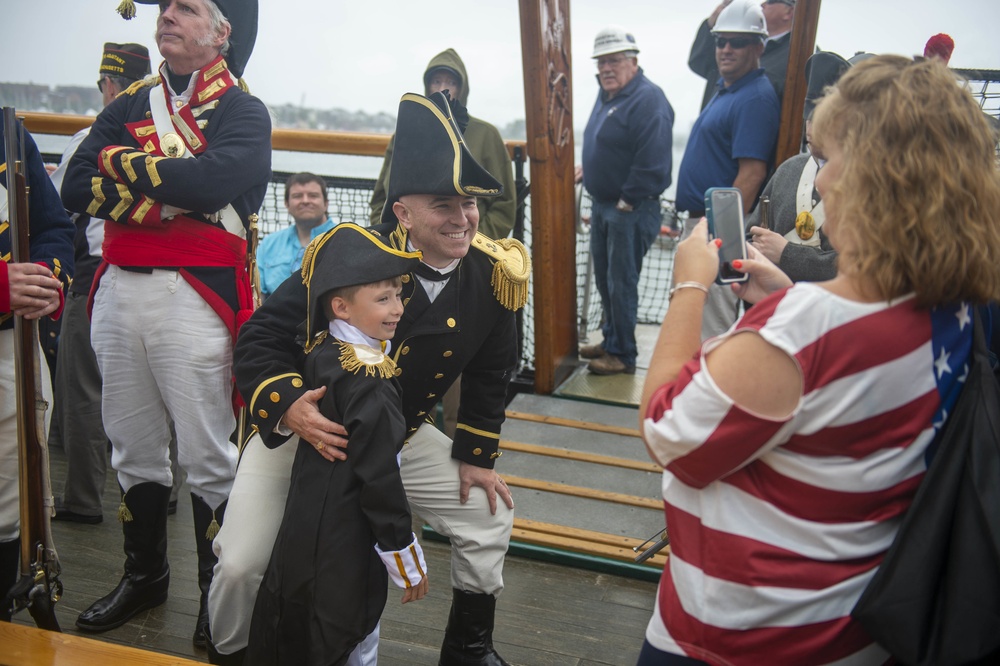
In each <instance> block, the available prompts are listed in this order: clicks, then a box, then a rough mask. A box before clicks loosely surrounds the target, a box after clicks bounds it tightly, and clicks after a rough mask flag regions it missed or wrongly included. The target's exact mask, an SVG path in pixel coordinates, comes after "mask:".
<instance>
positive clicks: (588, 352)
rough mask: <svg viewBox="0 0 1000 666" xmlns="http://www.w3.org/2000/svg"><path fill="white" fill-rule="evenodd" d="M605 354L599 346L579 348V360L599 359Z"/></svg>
mask: <svg viewBox="0 0 1000 666" xmlns="http://www.w3.org/2000/svg"><path fill="white" fill-rule="evenodd" d="M605 354H607V352H606V351H604V347H602V346H601V345H584V346H582V347H580V358H585V359H588V360H590V359H594V358H601V357H602V356H604V355H605Z"/></svg>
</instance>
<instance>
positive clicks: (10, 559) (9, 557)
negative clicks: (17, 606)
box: [0, 538, 21, 622]
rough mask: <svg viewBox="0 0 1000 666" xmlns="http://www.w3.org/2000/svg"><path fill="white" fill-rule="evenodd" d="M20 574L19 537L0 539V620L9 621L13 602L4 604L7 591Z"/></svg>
mask: <svg viewBox="0 0 1000 666" xmlns="http://www.w3.org/2000/svg"><path fill="white" fill-rule="evenodd" d="M20 575H21V539H19V538H17V539H12V540H10V541H0V622H10V618H11V615H12V614H13V613H12V610H13V602H12V603H10V604H4V603H3V602H4V599H5V598H6V597H7V592H8V591H10V588H12V587H14V584H15V583H16V582H17V579H18V577H19V576H20Z"/></svg>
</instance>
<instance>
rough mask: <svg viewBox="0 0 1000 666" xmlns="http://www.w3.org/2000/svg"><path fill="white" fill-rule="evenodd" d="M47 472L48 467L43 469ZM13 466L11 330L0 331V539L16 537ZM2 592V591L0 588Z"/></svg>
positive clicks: (46, 389)
mask: <svg viewBox="0 0 1000 666" xmlns="http://www.w3.org/2000/svg"><path fill="white" fill-rule="evenodd" d="M38 361H39V363H40V364H41V372H40V373H39V375H40V379H41V382H42V397H43V398H44V399H45V400H46V401H47V402H48V403H49V404H50V405H51V404H52V383H51V380H50V378H49V370H48V368H46V367H45V356H44V354H43V353H42V350H41V347H39V349H38ZM51 414H52V410H46V411H45V434H44V435H43V437H42V442H41V443H42V445H45V444H46V442H47V440H48V431H49V417H50V415H51ZM45 473H46V474H48V470H45ZM20 498H21V495H20V486H19V484H18V465H17V393H16V387H15V385H14V331H13V330H6V331H0V541H10V540H12V539H16V538H17V536H18V534H19V533H20V524H21V520H20V519H21V503H20ZM2 592H3V593H4V594H6V593H7V591H6V590H2Z"/></svg>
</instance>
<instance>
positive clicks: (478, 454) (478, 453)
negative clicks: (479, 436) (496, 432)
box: [472, 446, 483, 456]
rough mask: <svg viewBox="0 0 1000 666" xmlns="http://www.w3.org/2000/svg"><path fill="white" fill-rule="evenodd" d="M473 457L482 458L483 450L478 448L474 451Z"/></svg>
mask: <svg viewBox="0 0 1000 666" xmlns="http://www.w3.org/2000/svg"><path fill="white" fill-rule="evenodd" d="M472 455H474V456H481V455H483V450H482V449H481V448H479V447H478V446H477V447H476V448H474V449H472Z"/></svg>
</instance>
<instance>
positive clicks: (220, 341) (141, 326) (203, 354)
mask: <svg viewBox="0 0 1000 666" xmlns="http://www.w3.org/2000/svg"><path fill="white" fill-rule="evenodd" d="M91 341H92V343H93V346H94V352H95V353H96V354H97V362H98V365H99V366H100V368H101V375H102V376H103V378H104V394H103V397H102V401H101V410H102V414H103V418H104V430H105V431H106V432H107V435H108V438H109V439H110V440H111V444H112V449H113V450H112V455H111V464H112V466H113V467H114V468H115V470H116V471H117V472H118V482H119V483H120V484H121V486H122V488H124V489H125V490H126V491H128V490H129V488H131V487H132V486H134V485H136V484H138V483H144V482H153V483H158V484H160V485H163V486H171V485H172V484H173V476H172V474H171V472H170V455H169V445H170V422H171V420H172V421H173V423H174V428H175V431H176V434H177V462H178V464H179V465H180V467H181V468H183V469H184V470H185V471H186V472H187V475H188V476H187V482H188V484H189V485H190V486H191V490H192V491H193V492H194V493H195V494H196V495H199V496H201V497H202V499H204V500H205V502H206V503H207V504H208V505H209V506H210V507H212V508H213V509H215V508H217V507H218V506H219V505H220V504H222V502H224V501H225V499H226V498H227V497H228V496H229V490H230V488H231V487H232V484H233V477H234V476H235V474H236V455H237V452H236V447H235V446H234V445H233V444H232V443H231V442H230V441H229V437H230V435H231V434H232V432H233V429H234V428H235V427H236V417H235V416H234V414H233V408H232V402H231V400H232V391H233V388H232V387H233V384H232V358H233V351H232V339H231V336H230V334H229V330H228V329H227V328H226V326H225V325H224V324H223V323H222V320H221V319H220V318H219V315H218V314H216V313H215V311H213V310H212V308H211V307H209V305H208V304H207V303H206V302H205V300H204V299H202V297H201V296H199V295H198V293H197V292H196V291H195V290H194V288H192V287H191V285H189V284H188V283H187V281H186V280H185V279H184V278H183V277H182V276H181V275H180V274H179V273H177V271H168V270H154V271H153V272H152V273H150V274H146V273H135V272H130V271H125V270H122V269H120V268H118V267H117V266H110V267H109V268H108V271H107V272H106V273H105V274H104V276H103V278H102V279H101V285H100V288H99V289H98V291H97V294H96V296H95V298H94V310H93V324H92V328H91Z"/></svg>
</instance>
